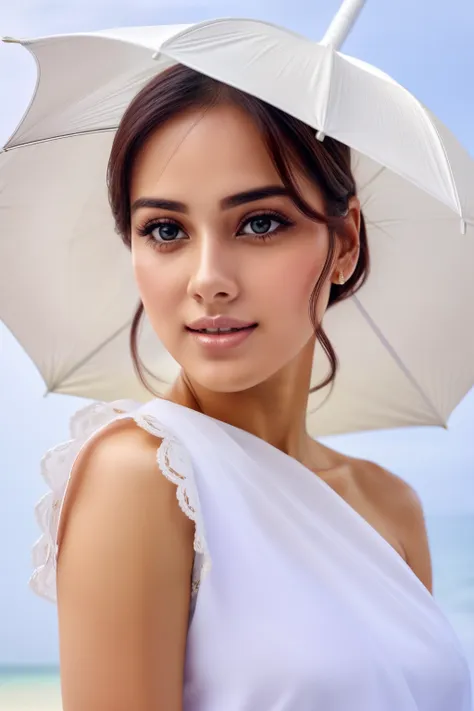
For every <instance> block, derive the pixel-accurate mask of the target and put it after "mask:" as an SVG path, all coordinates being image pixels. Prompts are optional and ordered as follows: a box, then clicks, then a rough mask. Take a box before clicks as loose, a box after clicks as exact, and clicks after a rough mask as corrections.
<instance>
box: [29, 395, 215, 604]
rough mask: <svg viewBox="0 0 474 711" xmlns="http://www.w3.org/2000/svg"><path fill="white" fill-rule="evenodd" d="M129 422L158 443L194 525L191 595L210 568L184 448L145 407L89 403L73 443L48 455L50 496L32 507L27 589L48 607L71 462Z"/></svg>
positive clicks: (75, 424)
mask: <svg viewBox="0 0 474 711" xmlns="http://www.w3.org/2000/svg"><path fill="white" fill-rule="evenodd" d="M127 418H129V419H133V420H134V421H135V423H136V424H137V425H138V426H139V427H141V428H142V429H144V430H146V431H147V432H149V433H150V434H152V435H154V436H156V437H158V438H159V439H161V443H160V446H159V447H158V450H157V463H158V467H159V469H160V470H161V472H162V473H163V475H164V476H165V477H166V478H167V479H169V480H170V481H171V482H173V484H175V485H176V497H177V500H178V503H179V506H180V508H181V509H182V511H183V513H184V514H185V515H186V516H187V517H188V518H190V519H191V520H192V521H193V522H194V524H195V536H194V551H195V554H196V555H195V563H194V570H193V581H192V594H193V595H195V594H196V593H197V590H198V588H199V584H200V581H201V579H202V578H203V577H204V575H205V574H206V573H207V572H208V571H209V570H210V568H211V559H210V556H209V552H208V548H207V544H206V539H205V534H204V523H203V520H202V515H201V511H200V507H199V497H198V493H197V490H196V484H195V480H194V473H193V467H192V463H191V460H190V457H189V455H188V452H187V450H186V449H185V447H184V446H183V445H182V444H181V442H180V441H179V440H178V439H176V437H174V435H172V434H170V432H169V431H168V430H167V429H166V428H165V427H164V426H163V425H162V424H161V423H160V422H159V421H158V420H157V419H156V417H154V416H153V415H151V414H149V413H148V412H146V406H140V405H139V404H137V403H135V402H132V401H129V400H118V401H115V402H111V403H105V402H97V403H92V404H91V405H88V406H87V407H85V408H83V409H81V410H79V411H78V412H76V413H75V414H74V415H73V416H72V418H71V422H70V432H71V439H70V440H68V441H67V442H64V443H62V444H59V445H57V446H56V447H53V448H52V449H50V450H48V452H46V454H45V455H44V457H43V459H42V461H41V474H42V476H43V478H44V480H45V481H46V483H47V485H48V487H49V489H50V491H49V492H48V493H46V494H45V495H44V496H43V497H42V498H41V499H40V501H39V502H38V503H37V505H36V507H35V515H36V519H37V522H38V525H39V527H40V529H41V531H42V535H41V537H40V538H39V539H38V541H37V542H36V543H35V545H34V546H33V567H34V572H33V574H32V576H31V578H30V580H29V586H30V587H31V589H32V590H33V591H34V592H35V593H36V594H37V595H40V596H41V597H44V598H46V599H48V600H50V601H51V602H55V601H56V557H57V533H58V528H59V520H60V516H61V510H62V504H63V501H64V498H65V495H66V491H67V487H68V484H69V480H70V474H71V470H72V468H73V466H74V462H75V460H76V458H77V456H78V454H79V452H80V450H81V449H82V447H83V446H84V444H85V443H86V442H87V441H88V440H89V439H90V438H91V437H92V436H93V435H95V434H97V433H98V432H99V431H100V430H101V429H103V428H104V427H106V426H107V425H109V424H110V423H111V422H113V421H114V420H118V419H127Z"/></svg>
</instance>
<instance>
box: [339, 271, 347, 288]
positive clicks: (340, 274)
mask: <svg viewBox="0 0 474 711" xmlns="http://www.w3.org/2000/svg"><path fill="white" fill-rule="evenodd" d="M345 283H346V280H345V278H344V272H339V284H340V285H341V286H343V285H344V284H345Z"/></svg>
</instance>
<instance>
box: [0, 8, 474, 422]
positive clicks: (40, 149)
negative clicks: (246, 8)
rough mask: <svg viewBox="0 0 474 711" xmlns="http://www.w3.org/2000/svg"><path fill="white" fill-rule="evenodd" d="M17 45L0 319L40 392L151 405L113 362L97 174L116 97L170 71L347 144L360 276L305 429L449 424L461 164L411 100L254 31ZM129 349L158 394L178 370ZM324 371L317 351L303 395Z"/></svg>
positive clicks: (116, 267)
mask: <svg viewBox="0 0 474 711" xmlns="http://www.w3.org/2000/svg"><path fill="white" fill-rule="evenodd" d="M21 44H23V45H24V46H25V47H26V48H27V49H28V50H29V51H30V52H31V53H32V54H33V55H34V57H35V59H36V62H37V64H38V77H39V79H38V84H37V87H36V91H35V94H34V98H33V100H32V102H31V105H30V107H29V109H28V111H27V113H26V115H25V117H24V119H23V121H22V122H21V123H20V125H19V127H18V128H17V130H16V131H15V133H14V134H13V136H12V138H11V139H10V140H9V141H8V143H7V144H6V146H5V147H4V149H3V152H2V153H1V154H0V229H1V234H0V309H1V310H0V316H1V317H2V319H3V320H4V322H5V323H6V325H7V326H8V327H9V328H10V330H11V331H12V333H13V334H14V335H15V337H16V338H17V339H18V340H19V342H20V343H21V344H22V345H23V347H24V348H25V350H26V351H27V353H28V354H29V355H30V357H31V358H32V359H33V361H34V362H35V364H36V366H37V367H38V369H39V371H40V373H41V375H42V377H43V378H44V381H45V383H46V386H47V388H48V390H49V391H54V392H59V393H67V394H73V395H80V396H84V397H88V398H98V399H105V400H110V399H115V398H128V397H131V398H135V399H138V400H143V399H147V398H149V397H150V395H149V394H148V393H146V392H145V391H144V389H143V387H142V386H141V385H140V384H139V382H138V380H137V378H136V376H135V374H134V372H133V368H132V363H131V359H130V355H129V352H128V335H129V327H130V322H131V318H132V315H133V312H134V309H135V307H136V304H137V301H138V293H137V290H136V286H135V283H134V280H133V275H132V269H131V260H130V255H129V253H128V252H127V250H126V249H125V248H124V246H123V244H122V243H121V240H120V239H119V237H118V236H117V235H116V234H115V232H114V226H113V221H112V217H111V214H110V210H109V207H108V202H107V191H106V184H105V175H106V166H107V160H108V154H109V151H110V147H111V144H112V140H113V136H114V131H115V129H116V127H117V125H118V123H119V121H120V118H121V116H122V114H123V112H124V110H125V108H126V107H127V105H128V104H129V102H130V101H131V99H132V98H133V97H134V96H135V95H136V93H137V92H138V91H139V90H140V89H141V88H142V87H143V86H144V85H145V84H146V83H147V82H148V81H149V80H150V79H151V78H152V77H153V76H154V75H155V74H156V73H157V72H160V71H162V70H163V69H165V68H167V67H169V66H171V65H173V64H175V63H181V64H185V65H187V66H189V67H191V68H193V69H195V70H197V71H200V72H202V73H203V74H206V75H208V76H211V77H213V78H215V79H218V80H220V81H223V82H225V83H227V84H229V85H232V86H234V87H236V88H238V89H241V90H243V91H246V92H247V93H249V94H252V95H254V96H256V97H258V98H260V99H263V100H265V101H266V102H268V103H270V104H272V105H273V106H276V107H278V108H280V109H283V110H284V111H286V112H287V113H289V114H291V115H293V116H295V117H296V118H298V119H301V120H302V121H304V122H306V123H307V124H309V125H311V126H313V127H314V129H315V134H316V136H317V138H318V139H319V140H323V139H324V136H325V135H328V136H331V137H333V138H336V139H338V140H339V141H342V142H343V143H346V144H347V145H348V146H350V148H351V149H352V157H353V170H354V175H355V178H356V183H357V186H358V194H359V197H360V199H361V203H362V209H363V211H364V215H365V218H366V222H367V228H368V241H369V249H370V252H371V260H372V273H371V276H370V277H369V279H368V281H367V283H366V284H365V285H364V287H363V288H362V289H361V290H360V291H359V292H358V294H357V296H354V297H352V298H351V299H350V300H348V301H346V302H344V303H341V304H338V305H336V306H335V307H334V308H333V309H330V310H329V311H328V313H327V314H326V317H325V329H326V332H327V334H328V336H329V338H330V339H331V341H332V343H333V345H334V347H335V350H336V353H337V355H338V358H339V361H340V371H339V373H338V376H337V378H336V384H335V386H334V390H333V392H332V394H331V397H330V398H328V399H327V400H326V395H327V394H328V393H327V391H321V392H319V393H316V394H314V395H311V396H310V401H309V409H308V426H309V431H310V432H311V433H312V434H317V435H327V434H335V433H340V432H350V431H356V430H367V429H378V428H386V427H398V426H410V425H442V426H444V425H445V424H446V422H447V420H448V417H449V415H450V413H451V412H452V410H453V409H454V408H455V406H456V405H457V404H458V403H459V402H460V400H461V399H462V397H463V396H464V395H465V394H466V393H467V392H468V390H469V389H470V388H471V387H472V385H473V384H474V328H473V324H474V295H473V293H472V264H473V263H474V163H473V161H472V160H471V158H470V157H469V155H468V154H467V153H466V151H465V150H464V149H463V148H462V147H461V145H460V144H459V143H458V141H457V140H456V138H455V137H454V136H453V135H452V134H451V133H450V132H449V131H448V130H447V128H446V127H444V126H443V125H442V124H441V123H440V122H439V121H438V120H437V119H436V118H435V117H434V116H433V115H432V114H431V113H430V112H429V111H428V110H427V109H426V108H424V107H423V106H422V105H421V104H420V103H419V102H418V101H417V100H416V99H415V98H414V97H413V96H412V95H411V94H410V93H409V92H408V91H406V90H405V89H404V88H403V87H401V86H400V85H399V84H397V83H396V82H395V81H394V80H393V79H391V78H390V77H388V76H387V75H386V74H384V73H383V72H381V71H379V70H378V69H376V68H374V67H372V66H370V65H367V64H366V63H364V62H361V61H359V60H357V59H354V58H352V57H348V56H346V55H343V54H341V53H339V52H337V51H335V49H334V48H333V47H331V46H327V45H326V44H324V43H322V44H318V43H315V42H312V41H309V40H307V39H305V38H303V37H301V36H299V35H296V34H295V33H293V32H290V31H287V30H285V29H283V28H280V27H277V26H274V25H271V24H268V23H263V22H258V21H254V20H215V21H211V22H204V23H200V24H197V25H189V26H163V27H142V28H122V29H115V30H110V31H103V32H97V33H89V34H77V35H62V36H55V37H47V38H42V39H35V40H22V41H21ZM315 140H316V137H315ZM140 352H141V353H142V354H143V359H144V361H145V363H146V364H147V366H148V367H150V368H151V369H152V370H153V372H154V373H155V374H156V375H157V376H158V379H159V380H158V384H156V383H155V384H154V385H155V387H157V389H160V390H161V391H162V392H165V391H166V389H167V388H168V386H169V384H170V383H171V382H172V380H173V379H174V377H175V376H176V374H177V372H178V365H177V364H176V363H175V362H174V361H173V360H172V359H171V357H170V356H169V355H168V354H167V353H166V351H165V350H164V348H163V347H162V346H161V345H160V343H159V342H158V339H157V338H156V336H155V335H154V334H153V333H152V331H151V329H150V328H149V327H145V330H144V332H143V334H142V338H141V342H140ZM326 371H327V363H326V361H325V358H324V356H323V354H322V352H321V351H320V350H319V348H317V349H316V353H315V363H314V372H313V378H312V380H313V384H314V385H315V384H317V383H318V382H319V381H320V380H322V378H323V377H324V375H325V374H326Z"/></svg>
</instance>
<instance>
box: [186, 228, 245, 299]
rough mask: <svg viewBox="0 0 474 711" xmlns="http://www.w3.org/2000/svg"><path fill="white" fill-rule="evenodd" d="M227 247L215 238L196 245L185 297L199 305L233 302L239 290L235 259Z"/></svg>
mask: <svg viewBox="0 0 474 711" xmlns="http://www.w3.org/2000/svg"><path fill="white" fill-rule="evenodd" d="M231 252H232V250H231V249H229V245H226V244H224V243H223V242H221V241H220V240H219V239H218V238H217V239H213V238H206V239H203V240H202V241H200V243H199V245H196V250H195V254H194V258H195V262H194V268H193V270H192V275H191V277H190V279H189V283H188V295H189V296H190V297H191V298H192V299H194V300H195V301H198V302H199V303H202V304H212V303H214V302H216V301H217V302H223V303H225V302H230V301H233V300H234V299H235V298H236V297H237V295H238V293H239V287H238V283H237V279H236V274H235V259H234V258H233V257H232V254H231Z"/></svg>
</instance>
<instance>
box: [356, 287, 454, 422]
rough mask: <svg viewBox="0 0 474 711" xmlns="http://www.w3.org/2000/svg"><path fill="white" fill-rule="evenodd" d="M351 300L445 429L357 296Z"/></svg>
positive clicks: (443, 420) (442, 418) (442, 419)
mask: <svg viewBox="0 0 474 711" xmlns="http://www.w3.org/2000/svg"><path fill="white" fill-rule="evenodd" d="M352 300H353V301H354V303H355V305H356V306H357V308H358V310H359V312H360V313H361V315H362V317H363V318H364V319H365V320H366V321H367V323H368V324H369V326H370V327H371V329H372V331H373V332H374V333H375V335H376V336H377V338H378V339H379V341H380V342H381V344H382V345H383V346H384V348H385V349H386V351H387V352H388V353H389V354H390V355H391V356H392V358H393V360H394V361H395V363H396V364H397V365H398V367H399V368H400V370H401V371H402V373H403V374H404V375H405V377H406V378H407V379H408V380H409V382H410V383H411V384H412V385H413V387H414V388H415V390H416V391H417V392H418V393H419V395H420V396H421V398H422V399H423V401H424V403H425V404H426V405H427V406H428V407H429V408H430V410H431V411H432V413H433V414H434V415H435V416H436V418H437V419H438V422H439V423H440V424H441V426H442V427H446V422H445V419H444V417H442V416H441V415H440V413H439V412H438V411H437V409H436V407H435V406H434V404H433V403H432V402H431V400H430V399H429V398H428V396H427V395H426V393H425V391H424V390H423V388H422V387H421V386H420V384H419V383H418V382H417V380H416V379H415V377H414V375H413V374H412V373H411V371H410V369H409V368H408V367H407V365H406V364H405V363H404V362H403V360H402V359H401V358H400V356H399V355H398V353H397V352H396V350H395V349H394V348H393V346H392V345H391V343H390V342H389V341H388V339H387V338H386V337H385V336H384V334H383V333H382V331H381V330H380V329H379V327H378V326H377V324H376V323H375V321H374V320H373V319H372V318H371V317H370V316H369V314H368V312H367V311H366V310H365V309H364V307H363V306H362V304H361V302H360V301H359V299H358V298H357V296H353V297H352Z"/></svg>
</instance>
